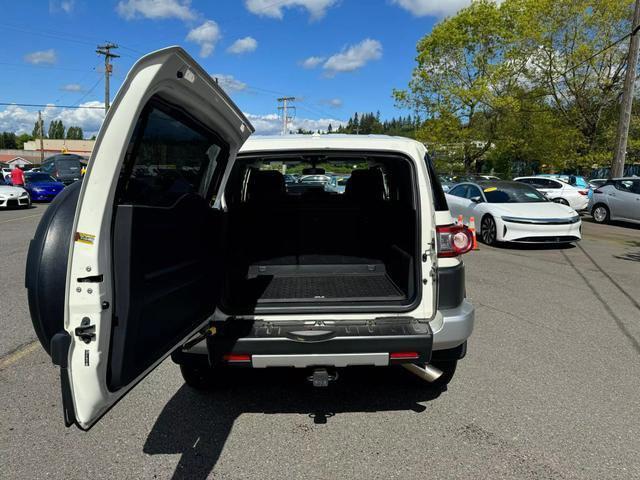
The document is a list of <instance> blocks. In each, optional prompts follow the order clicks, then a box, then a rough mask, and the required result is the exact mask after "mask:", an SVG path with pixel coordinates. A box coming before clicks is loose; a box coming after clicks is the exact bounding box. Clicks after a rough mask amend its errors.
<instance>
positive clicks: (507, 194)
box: [446, 181, 582, 245]
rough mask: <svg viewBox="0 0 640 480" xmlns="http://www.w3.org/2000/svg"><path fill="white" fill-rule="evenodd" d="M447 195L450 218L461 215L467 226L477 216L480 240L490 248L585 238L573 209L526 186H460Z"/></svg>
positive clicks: (498, 182) (500, 182)
mask: <svg viewBox="0 0 640 480" xmlns="http://www.w3.org/2000/svg"><path fill="white" fill-rule="evenodd" d="M446 196H447V203H448V204H449V210H450V211H451V215H453V216H454V217H455V218H458V217H459V216H460V215H462V217H463V222H464V223H465V224H469V219H470V218H471V217H474V220H475V223H476V230H477V235H478V238H480V239H481V240H482V241H483V242H484V243H486V244H488V245H494V244H496V243H498V242H517V243H570V242H575V241H578V240H580V239H581V238H582V235H581V233H580V227H581V225H582V222H581V221H580V215H578V213H577V212H576V211H575V210H574V209H573V208H571V207H569V206H567V205H563V204H561V203H555V202H551V201H549V200H548V199H547V198H546V197H545V196H544V195H543V194H542V193H540V192H538V191H537V190H536V189H535V188H533V187H530V186H529V185H526V184H523V183H518V182H509V181H497V182H496V181H486V182H482V181H479V182H476V183H470V182H469V183H460V184H458V185H456V186H455V187H454V188H452V189H451V190H450V191H449V193H447V194H446Z"/></svg>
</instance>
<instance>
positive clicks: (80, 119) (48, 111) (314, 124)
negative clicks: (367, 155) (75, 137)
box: [0, 75, 345, 138]
mask: <svg viewBox="0 0 640 480" xmlns="http://www.w3.org/2000/svg"><path fill="white" fill-rule="evenodd" d="M218 78H220V75H218ZM80 106H83V107H100V108H93V109H86V108H59V107H56V106H54V105H50V106H48V107H46V108H45V109H44V110H42V119H43V122H44V125H45V131H46V130H47V128H49V122H50V121H51V120H62V123H64V125H65V127H67V128H68V127H71V126H78V127H82V130H83V132H84V135H85V137H87V138H90V137H91V136H92V135H96V134H97V133H98V130H100V126H101V125H102V122H103V120H104V109H103V108H102V106H103V104H102V102H99V101H91V102H85V103H83V104H81V105H80ZM245 115H246V116H247V118H248V119H249V121H251V123H252V124H253V126H254V127H255V128H256V133H257V134H259V135H272V134H279V133H280V132H281V131H282V119H281V118H280V116H278V115H277V114H275V113H272V114H267V115H256V114H252V113H245ZM37 118H38V112H37V111H36V110H27V109H25V108H23V107H19V106H17V105H9V106H8V107H6V108H5V109H4V110H0V131H7V132H16V133H31V131H32V130H33V126H34V124H35V122H36V120H37ZM329 124H331V126H332V127H333V129H334V130H335V129H336V128H338V126H340V125H345V122H343V121H342V120H339V119H336V118H320V119H312V118H296V119H294V120H293V121H292V122H291V124H290V125H289V129H290V130H292V131H296V130H297V129H298V128H303V129H304V130H313V131H314V132H315V131H316V130H320V131H326V130H327V127H328V126H329Z"/></svg>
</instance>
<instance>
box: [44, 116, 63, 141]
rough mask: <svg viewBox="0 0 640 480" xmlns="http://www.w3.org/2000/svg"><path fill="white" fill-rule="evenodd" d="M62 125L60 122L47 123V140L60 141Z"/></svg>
mask: <svg viewBox="0 0 640 480" xmlns="http://www.w3.org/2000/svg"><path fill="white" fill-rule="evenodd" d="M64 130H65V128H64V124H63V123H62V120H52V121H51V122H50V123H49V135H48V137H49V138H56V139H61V138H64Z"/></svg>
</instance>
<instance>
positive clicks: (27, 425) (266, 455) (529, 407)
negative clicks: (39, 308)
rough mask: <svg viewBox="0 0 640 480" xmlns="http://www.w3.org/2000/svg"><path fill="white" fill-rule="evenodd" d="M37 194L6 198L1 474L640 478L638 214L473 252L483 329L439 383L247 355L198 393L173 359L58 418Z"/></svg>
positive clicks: (0, 232) (470, 260)
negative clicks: (27, 270)
mask: <svg viewBox="0 0 640 480" xmlns="http://www.w3.org/2000/svg"><path fill="white" fill-rule="evenodd" d="M45 209H46V206H42V205H38V206H36V208H33V209H30V210H24V211H8V212H0V243H1V245H2V252H3V254H2V256H1V257H0V275H1V278H2V288H1V289H0V291H1V292H2V294H1V295H0V301H1V303H0V326H1V328H2V330H1V331H2V335H1V336H0V405H1V406H2V408H1V410H0V459H2V460H1V461H0V477H1V478H7V479H13V478H87V477H91V478H171V477H172V476H173V477H174V478H195V479H198V478H229V479H236V478H242V479H250V478H256V479H264V478H319V479H320V478H384V479H389V478H402V479H413V478H415V479H424V478H491V479H496V478H531V479H542V478H559V479H572V478H593V479H596V478H597V479H604V478H619V479H629V478H640V455H638V452H639V451H640V401H639V393H640V387H639V383H638V379H639V378H640V227H634V226H630V225H606V226H603V225H596V224H593V223H591V222H590V221H588V220H585V222H584V224H583V235H584V239H583V241H582V242H580V243H579V244H578V245H577V246H571V247H567V248H542V249H535V248H488V247H485V246H483V245H481V247H480V251H477V252H473V253H471V254H469V255H467V256H466V258H465V262H466V265H467V290H468V295H469V296H470V297H471V298H472V300H473V302H474V304H475V306H476V308H477V314H476V330H475V332H474V335H473V337H472V338H471V340H470V345H469V353H468V355H467V358H466V359H465V360H464V361H463V362H461V364H460V367H459V370H458V372H457V374H456V377H455V378H454V380H453V382H452V383H451V384H450V385H449V388H448V390H447V391H444V392H435V391H432V390H430V389H429V388H427V387H426V384H423V383H420V381H418V380H417V379H415V378H414V377H412V376H410V374H408V373H406V372H405V371H403V370H391V369H383V370H381V369H378V370H376V369H353V370H349V371H346V372H345V373H344V375H343V376H342V378H341V379H340V381H339V382H338V383H336V384H335V385H332V386H331V387H330V388H329V389H327V390H321V391H318V390H312V389H311V388H310V387H308V386H307V385H306V384H305V383H304V382H303V380H302V375H303V374H302V373H301V372H297V371H285V372H279V371H274V372H251V371H245V372H242V373H241V374H240V375H238V376H237V377H236V378H235V379H234V380H233V381H231V383H229V384H228V385H225V386H224V387H223V388H222V389H221V390H220V391H218V392H214V393H209V394H202V393H196V392H194V391H192V390H190V389H189V388H188V387H185V386H184V385H183V383H182V378H181V376H180V373H179V371H178V368H177V366H175V365H173V364H172V363H171V362H170V361H167V362H165V363H164V364H162V365H161V366H160V367H159V368H158V369H157V370H156V371H154V372H153V373H152V374H151V375H150V376H149V377H147V378H146V379H145V380H144V381H143V382H142V383H141V384H140V385H139V386H138V387H137V388H136V389H135V390H134V391H133V392H132V393H131V394H130V395H128V396H127V397H126V398H125V399H124V400H123V401H122V402H120V403H119V404H118V405H117V406H116V407H115V408H114V409H113V410H112V411H111V412H110V413H109V414H108V415H107V416H106V417H105V418H104V419H103V420H102V421H101V422H100V423H99V424H98V425H97V426H96V427H95V428H93V429H92V430H91V431H90V432H87V433H85V432H81V431H79V430H77V429H75V428H71V429H66V428H64V426H63V422H62V414H61V407H60V398H59V385H58V377H57V374H58V373H57V370H56V368H54V367H53V366H52V365H51V362H50V359H49V357H48V356H47V355H46V354H45V353H44V351H43V350H42V349H41V348H40V346H39V344H37V343H34V340H35V334H34V333H33V330H32V327H31V324H30V319H29V315H28V308H27V303H26V291H25V289H24V262H25V259H26V253H27V246H28V240H29V239H30V238H31V236H32V235H33V232H34V230H35V228H36V226H37V222H38V219H39V217H40V216H41V215H42V213H43V212H44V211H45Z"/></svg>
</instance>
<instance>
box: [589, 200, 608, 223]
mask: <svg viewBox="0 0 640 480" xmlns="http://www.w3.org/2000/svg"><path fill="white" fill-rule="evenodd" d="M591 215H592V216H593V219H594V220H595V221H596V223H608V222H609V217H610V216H611V214H610V213H609V209H608V208H607V206H606V205H603V204H601V203H600V204H598V205H596V206H595V207H593V210H591Z"/></svg>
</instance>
